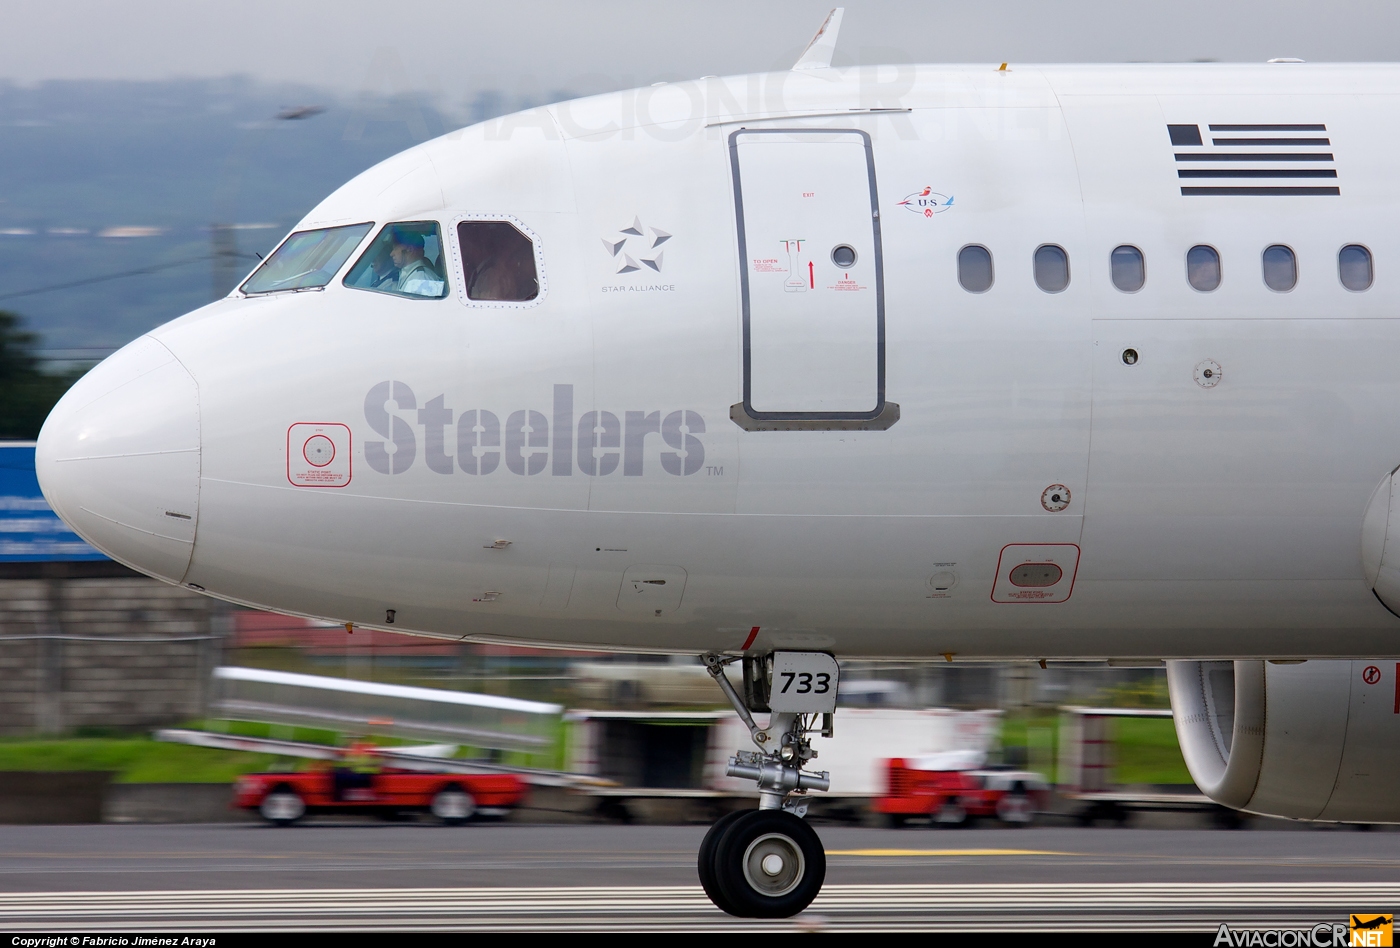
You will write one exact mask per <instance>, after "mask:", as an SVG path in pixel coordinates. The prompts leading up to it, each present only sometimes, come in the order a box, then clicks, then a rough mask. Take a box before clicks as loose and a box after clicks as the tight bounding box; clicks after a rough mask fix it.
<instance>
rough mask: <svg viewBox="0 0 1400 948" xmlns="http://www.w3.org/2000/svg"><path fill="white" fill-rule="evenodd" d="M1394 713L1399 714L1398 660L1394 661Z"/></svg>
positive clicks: (1399, 685) (1399, 675)
mask: <svg viewBox="0 0 1400 948" xmlns="http://www.w3.org/2000/svg"><path fill="white" fill-rule="evenodd" d="M1395 713H1396V714H1400V662H1396V663H1395Z"/></svg>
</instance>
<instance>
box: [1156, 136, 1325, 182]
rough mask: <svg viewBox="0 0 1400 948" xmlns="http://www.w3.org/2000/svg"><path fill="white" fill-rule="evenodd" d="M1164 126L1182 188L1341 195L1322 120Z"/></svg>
mask: <svg viewBox="0 0 1400 948" xmlns="http://www.w3.org/2000/svg"><path fill="white" fill-rule="evenodd" d="M1205 129H1206V133H1205V135H1204V136H1203V135H1202V132H1201V126H1200V125H1168V126H1167V134H1168V135H1170V136H1171V142H1172V148H1173V149H1174V150H1175V154H1176V176H1177V178H1179V179H1180V180H1181V193H1182V194H1185V195H1188V196H1203V195H1205V196H1209V195H1264V196H1278V195H1292V196H1298V195H1304V196H1307V195H1340V194H1341V193H1342V189H1341V188H1339V187H1338V186H1337V184H1336V180H1337V166H1336V160H1335V158H1334V157H1333V155H1332V140H1331V139H1330V138H1329V137H1328V135H1327V126H1326V125H1324V124H1322V123H1321V122H1317V123H1314V124H1293V125H1207V126H1206V127H1205Z"/></svg>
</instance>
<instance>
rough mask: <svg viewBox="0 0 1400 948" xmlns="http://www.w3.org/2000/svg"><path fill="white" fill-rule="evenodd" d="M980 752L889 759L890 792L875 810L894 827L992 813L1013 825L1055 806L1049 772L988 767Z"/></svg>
mask: <svg viewBox="0 0 1400 948" xmlns="http://www.w3.org/2000/svg"><path fill="white" fill-rule="evenodd" d="M985 761H986V754H983V753H981V752H979V751H946V752H944V753H941V754H928V755H925V756H923V757H909V758H902V757H894V758H891V759H890V760H889V761H888V762H887V766H888V769H887V771H886V773H887V777H886V781H887V782H886V788H885V792H884V793H883V794H882V795H880V796H878V797H876V798H875V799H874V801H872V804H871V809H872V810H874V811H875V812H876V813H883V814H884V815H885V817H886V819H887V820H888V822H889V825H890V826H903V825H904V824H905V823H906V822H907V821H908V820H909V818H910V817H913V816H926V817H928V818H929V820H930V822H932V823H933V824H934V825H943V826H962V825H963V824H965V823H967V822H968V821H969V820H975V819H978V818H991V819H996V820H999V821H1001V822H1002V823H1006V824H1008V825H1011V826H1025V825H1029V824H1030V823H1031V822H1032V821H1033V820H1034V819H1035V815H1036V813H1038V812H1044V811H1045V810H1047V809H1048V808H1049V805H1050V784H1049V782H1048V781H1047V780H1046V779H1045V775H1044V774H1040V773H1036V772H1034V771H1029V770H1015V769H1012V768H1009V767H984V766H983V764H984V763H985Z"/></svg>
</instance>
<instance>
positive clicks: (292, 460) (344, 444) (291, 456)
mask: <svg viewBox="0 0 1400 948" xmlns="http://www.w3.org/2000/svg"><path fill="white" fill-rule="evenodd" d="M350 449H351V444H350V428H349V427H348V426H346V425H341V424H336V423H334V422H302V423H298V424H295V425H292V426H291V427H290V428H288V429H287V480H288V481H290V482H291V484H292V485H293V486H294V487H344V486H346V485H347V484H349V483H350V473H351V471H350V455H351V450H350Z"/></svg>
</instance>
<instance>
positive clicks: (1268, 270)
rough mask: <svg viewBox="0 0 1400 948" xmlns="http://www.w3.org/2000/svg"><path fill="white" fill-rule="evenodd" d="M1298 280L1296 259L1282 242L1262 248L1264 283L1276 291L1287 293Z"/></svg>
mask: <svg viewBox="0 0 1400 948" xmlns="http://www.w3.org/2000/svg"><path fill="white" fill-rule="evenodd" d="M1297 282H1298V261H1297V260H1295V259H1294V257H1293V251H1292V250H1289V249H1288V248H1287V247H1285V246H1284V245H1283V244H1274V245H1273V246H1272V247H1265V248H1264V285H1265V286H1267V287H1268V288H1269V289H1271V290H1273V291H1275V292H1277V293H1287V292H1288V291H1289V290H1291V289H1293V287H1294V285H1295V284H1296V283H1297Z"/></svg>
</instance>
